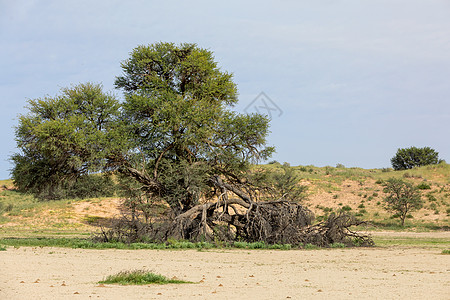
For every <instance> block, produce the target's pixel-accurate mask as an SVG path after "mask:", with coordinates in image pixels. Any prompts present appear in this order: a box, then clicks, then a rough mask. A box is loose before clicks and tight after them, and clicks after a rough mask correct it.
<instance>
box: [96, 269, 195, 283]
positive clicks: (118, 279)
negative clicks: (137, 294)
mask: <svg viewBox="0 0 450 300" xmlns="http://www.w3.org/2000/svg"><path fill="white" fill-rule="evenodd" d="M99 283H103V284H105V283H106V284H120V285H144V284H180V283H193V282H190V281H183V280H178V279H169V278H167V277H165V276H163V275H159V274H154V273H152V272H149V271H146V270H133V271H122V272H119V273H117V274H115V275H109V276H108V277H106V279H105V280H102V281H99Z"/></svg>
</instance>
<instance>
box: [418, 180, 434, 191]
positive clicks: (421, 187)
mask: <svg viewBox="0 0 450 300" xmlns="http://www.w3.org/2000/svg"><path fill="white" fill-rule="evenodd" d="M417 188H418V189H419V190H430V189H431V186H430V185H429V184H428V183H425V182H422V183H420V184H418V185H417Z"/></svg>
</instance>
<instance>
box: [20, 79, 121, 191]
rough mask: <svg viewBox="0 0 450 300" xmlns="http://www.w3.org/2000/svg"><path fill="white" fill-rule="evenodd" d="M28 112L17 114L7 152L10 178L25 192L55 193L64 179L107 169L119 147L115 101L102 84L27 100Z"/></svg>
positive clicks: (117, 103)
mask: <svg viewBox="0 0 450 300" xmlns="http://www.w3.org/2000/svg"><path fill="white" fill-rule="evenodd" d="M28 104H29V106H28V109H29V113H28V114H27V115H21V116H19V126H18V127H16V141H17V146H18V148H19V149H20V150H21V152H20V153H16V154H14V155H13V156H12V157H11V160H12V162H13V163H14V168H13V170H12V178H13V180H14V182H15V185H16V186H17V187H18V188H19V189H20V190H23V191H28V192H32V193H35V194H37V195H40V196H42V197H44V198H50V199H53V198H57V197H58V193H57V190H58V189H59V188H60V187H61V185H62V184H64V182H65V181H74V180H76V179H77V178H78V177H79V176H81V175H85V174H89V173H92V172H98V171H101V170H105V169H106V163H107V158H108V156H109V155H111V153H112V152H114V151H121V150H122V149H121V146H122V145H121V138H120V137H121V136H123V135H122V134H118V133H117V132H116V130H115V128H117V123H118V120H119V102H118V100H116V99H115V98H114V97H113V96H112V95H109V94H105V93H103V92H102V87H101V86H100V85H95V84H91V83H86V84H80V85H77V86H75V87H72V88H64V89H62V90H61V95H59V96H56V97H45V98H41V99H34V100H29V101H28Z"/></svg>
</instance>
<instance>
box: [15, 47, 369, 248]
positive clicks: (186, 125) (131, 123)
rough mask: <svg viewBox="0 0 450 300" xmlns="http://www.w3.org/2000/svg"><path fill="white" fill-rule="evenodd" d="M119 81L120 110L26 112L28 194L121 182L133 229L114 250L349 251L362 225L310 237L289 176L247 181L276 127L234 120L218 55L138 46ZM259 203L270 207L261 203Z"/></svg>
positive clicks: (84, 100)
mask: <svg viewBox="0 0 450 300" xmlns="http://www.w3.org/2000/svg"><path fill="white" fill-rule="evenodd" d="M122 70H123V73H122V74H121V76H118V77H117V78H116V81H115V85H116V87H117V88H118V89H121V90H122V91H123V93H124V100H123V101H122V102H119V101H118V100H116V99H115V98H114V97H113V96H111V95H109V94H105V93H104V92H103V91H102V89H101V86H99V85H94V84H80V85H77V86H75V87H72V88H67V89H63V90H62V94H61V95H60V96H56V97H53V98H50V97H47V98H44V99H36V100H30V101H29V103H30V106H29V110H30V112H29V113H28V114H26V115H23V116H21V117H20V120H19V126H18V127H17V129H16V137H17V143H18V147H19V149H20V150H21V152H20V153H18V154H15V155H14V156H13V157H12V161H13V162H14V168H13V171H12V174H13V178H14V181H15V182H16V184H17V185H18V186H19V187H20V188H21V189H23V190H28V191H31V192H34V193H39V192H42V189H43V188H44V187H45V188H47V189H49V190H50V192H49V194H51V190H52V189H53V188H54V187H55V186H58V184H60V183H61V182H67V181H68V180H71V179H72V180H73V179H76V178H78V177H80V176H83V175H84V174H90V173H95V172H105V171H106V172H108V171H115V172H117V173H118V174H119V175H120V176H119V180H120V182H121V183H122V185H123V186H124V189H123V190H124V192H125V195H126V197H127V198H128V199H127V201H126V202H125V203H127V204H128V207H129V208H130V211H131V218H130V219H128V220H126V221H125V222H119V223H118V224H119V225H118V226H120V228H119V230H117V231H114V230H111V231H110V233H108V234H111V235H112V238H114V239H116V240H117V239H119V240H120V239H123V236H124V235H125V239H126V241H128V242H131V241H135V240H139V238H140V237H139V236H140V235H141V234H143V235H146V236H145V240H148V239H149V238H161V239H167V238H168V237H174V238H183V239H191V240H200V239H213V238H214V239H215V238H218V239H219V240H230V239H231V240H236V239H240V238H244V239H245V240H248V241H266V242H268V243H291V244H307V243H315V244H317V245H328V244H329V243H333V242H345V243H350V244H351V243H352V242H351V241H352V240H353V235H350V236H351V237H350V236H349V234H348V233H347V228H348V227H349V226H350V225H352V224H356V223H355V221H354V220H353V219H352V218H348V216H336V218H331V217H330V218H329V220H328V221H327V223H326V224H322V225H315V227H311V228H306V227H307V226H309V225H311V222H312V219H313V214H312V212H311V211H310V210H308V209H306V208H304V207H302V206H301V205H300V204H298V203H293V202H291V201H292V200H298V198H301V197H303V195H302V193H303V191H304V190H303V188H302V187H298V186H297V181H298V179H297V177H296V176H295V174H294V173H293V170H291V169H290V168H289V167H288V166H286V167H285V168H283V170H282V171H281V172H279V173H277V174H275V175H273V176H266V175H267V174H265V175H264V174H263V175H262V177H261V176H253V175H252V174H250V173H251V172H249V171H250V166H251V164H252V163H254V162H257V161H259V160H264V159H267V158H269V157H270V155H271V154H272V153H273V151H274V148H273V147H269V146H266V137H267V135H268V133H269V119H268V117H267V116H264V115H261V114H250V115H248V114H239V113H237V112H234V111H233V110H232V107H233V105H234V104H236V102H237V88H236V85H235V84H234V82H233V76H232V74H230V73H228V72H225V71H223V70H221V69H220V68H219V66H218V64H217V62H216V61H215V60H214V57H213V54H212V52H211V51H209V50H206V49H201V48H199V47H198V46H197V45H195V44H181V45H175V44H172V43H156V44H152V45H148V46H139V47H137V48H135V49H134V50H133V51H132V52H131V54H130V57H129V58H128V59H126V60H125V61H123V63H122ZM263 178H268V179H267V184H268V187H265V186H264V182H262V181H261V179H263ZM264 191H267V193H265V192H264ZM262 194H264V195H263V196H264V198H266V196H270V195H272V200H274V201H269V202H265V201H262V202H260V201H257V200H258V199H261V195H262ZM208 200H209V201H208ZM265 200H266V199H265ZM269 200H271V199H269ZM161 202H165V203H166V204H167V205H168V206H169V207H170V210H171V212H173V214H172V215H173V218H171V219H170V222H169V223H170V226H168V228H167V229H166V230H162V229H161V228H159V227H158V228H154V227H153V224H152V223H151V221H152V209H150V208H151V206H152V204H154V203H161ZM159 224H161V223H159ZM158 226H159V225H158ZM161 227H162V226H161ZM305 228H306V229H305ZM150 233H151V234H154V235H153V236H150V237H149V234H150ZM108 234H106V233H105V234H104V235H103V237H104V238H105V239H108ZM114 234H116V235H117V236H114ZM151 234H150V235H151ZM140 240H144V239H140ZM367 242H368V243H369V242H370V240H367Z"/></svg>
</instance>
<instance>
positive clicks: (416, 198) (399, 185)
mask: <svg viewBox="0 0 450 300" xmlns="http://www.w3.org/2000/svg"><path fill="white" fill-rule="evenodd" d="M384 192H385V193H387V196H386V198H385V199H384V200H385V202H386V209H387V210H390V211H393V212H395V213H397V214H398V215H399V216H400V219H401V222H402V226H403V224H404V222H405V218H406V216H407V214H408V213H409V212H410V211H414V210H418V209H420V208H421V207H422V203H423V202H422V198H421V193H420V191H419V189H418V188H417V187H415V186H413V185H412V184H411V183H409V182H406V181H403V180H401V179H396V178H390V179H389V180H387V182H386V187H385V188H384Z"/></svg>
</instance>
